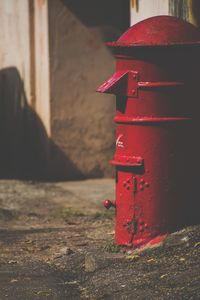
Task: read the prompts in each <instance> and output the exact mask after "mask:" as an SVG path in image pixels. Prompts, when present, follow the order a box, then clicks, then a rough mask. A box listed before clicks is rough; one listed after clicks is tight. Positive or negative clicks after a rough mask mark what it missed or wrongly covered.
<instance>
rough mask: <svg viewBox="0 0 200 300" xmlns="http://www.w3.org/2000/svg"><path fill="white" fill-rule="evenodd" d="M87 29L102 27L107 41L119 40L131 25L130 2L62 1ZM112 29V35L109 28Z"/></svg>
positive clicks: (122, 0) (119, 0)
mask: <svg viewBox="0 0 200 300" xmlns="http://www.w3.org/2000/svg"><path fill="white" fill-rule="evenodd" d="M62 2H63V3H64V4H65V5H66V6H67V7H68V8H69V9H70V10H71V11H72V13H73V14H75V15H76V17H77V18H78V19H79V20H80V21H81V22H82V23H83V24H84V25H86V26H87V27H96V26H101V27H102V31H103V33H104V39H105V40H106V41H108V40H110V39H115V38H118V37H119V36H120V35H121V33H122V32H124V31H125V30H126V29H127V28H128V27H129V24H130V1H129V0H110V1H107V0H101V1H98V0H84V1H82V0H62ZM109 27H110V28H112V30H111V29H110V33H109V30H108V28H109Z"/></svg>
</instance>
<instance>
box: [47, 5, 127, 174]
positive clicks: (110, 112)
mask: <svg viewBox="0 0 200 300" xmlns="http://www.w3.org/2000/svg"><path fill="white" fill-rule="evenodd" d="M111 2H112V3H110V4H111V5H108V4H107V2H106V1H102V2H101V5H99V4H98V5H97V7H96V6H95V5H94V1H88V0H87V1H84V5H83V1H75V2H73V4H72V1H54V0H50V1H49V33H50V62H51V63H50V74H51V75H50V76H51V81H50V82H51V84H50V86H51V131H52V140H53V143H54V146H55V147H56V148H57V149H58V148H59V149H61V150H62V152H63V155H64V157H65V158H66V159H65V162H64V164H63V160H62V159H61V155H60V153H59V155H57V154H56V151H54V148H53V150H52V155H51V157H52V169H53V170H54V174H57V176H58V177H59V176H63V177H64V178H72V179H74V178H78V177H102V176H111V175H112V168H111V166H110V165H109V163H108V161H109V160H110V159H111V158H112V156H113V153H114V148H115V144H114V143H115V142H114V140H115V139H114V135H115V133H114V123H113V116H114V111H115V98H114V96H110V95H102V94H97V93H96V92H95V91H96V89H97V87H98V86H99V85H100V84H101V83H102V82H103V81H104V80H105V79H106V78H108V77H109V76H110V75H111V74H112V73H113V72H114V58H113V56H112V54H111V53H110V51H109V50H108V49H107V47H106V46H105V45H104V41H105V40H106V39H107V40H111V39H116V38H117V37H119V35H120V34H121V32H122V31H123V30H124V29H125V28H127V27H128V22H129V19H128V18H126V20H125V21H124V20H122V17H119V16H123V14H124V15H125V12H123V10H122V7H124V5H122V1H118V5H116V1H115V10H114V5H113V3H114V2H113V1H111ZM97 3H99V1H95V4H97ZM123 3H125V2H124V1H123ZM127 4H128V2H127ZM98 6H99V7H98ZM104 7H105V9H107V11H106V10H104ZM127 8H128V5H127ZM127 11H128V9H127ZM113 13H114V14H115V16H114V17H113ZM120 18H121V19H120ZM117 22H118V25H117ZM125 24H126V25H125ZM123 26H124V27H123ZM64 165H65V167H63V166H64Z"/></svg>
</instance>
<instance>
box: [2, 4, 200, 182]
mask: <svg viewBox="0 0 200 300" xmlns="http://www.w3.org/2000/svg"><path fill="white" fill-rule="evenodd" d="M199 2H200V1H198V0H196V1H195V0H193V1H192V0H101V1H99V0H0V22H1V31H0V139H1V147H0V177H1V178H24V179H40V180H66V179H67V180H74V179H83V178H97V177H109V176H112V172H113V171H112V167H111V166H110V165H109V164H108V161H109V160H110V159H111V158H112V155H113V152H114V148H115V139H114V134H115V133H114V124H113V115H114V110H115V101H114V97H113V96H111V95H109V96H108V95H98V94H97V93H96V92H95V90H96V88H97V87H98V86H99V85H100V84H101V83H102V82H103V81H104V80H105V79H106V78H107V77H109V75H110V74H112V73H113V71H114V58H113V56H112V53H111V52H110V51H109V49H108V48H107V47H106V46H105V44H104V43H105V42H106V41H112V40H116V39H117V38H118V37H119V36H120V35H121V34H122V32H124V31H125V30H126V29H127V28H128V27H129V26H130V25H133V24H135V23H137V22H138V21H140V20H143V19H145V18H147V17H151V16H154V15H174V16H177V17H180V18H182V19H185V20H187V21H189V22H191V23H193V24H196V25H199V15H200V13H199V11H200V4H199Z"/></svg>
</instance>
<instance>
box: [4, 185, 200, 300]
mask: <svg viewBox="0 0 200 300" xmlns="http://www.w3.org/2000/svg"><path fill="white" fill-rule="evenodd" d="M106 198H108V199H114V181H113V180H112V179H101V180H86V181H81V182H58V183H41V182H40V183H38V182H31V181H16V180H1V181H0V249H1V251H0V300H4V299H12V300H14V299H15V300H18V299H19V300H29V299H30V300H31V299H36V300H37V299H58V300H62V299H70V300H71V299H117V300H118V299H145V300H146V299H170V300H171V299H175V300H177V299H187V300H189V299H195V300H196V299H200V256H199V254H200V226H198V225H196V226H192V227H188V228H185V229H183V230H181V231H180V232H177V233H174V234H171V235H170V236H169V237H168V238H167V239H166V240H165V242H164V243H163V244H162V245H161V246H159V247H157V248H153V249H148V250H145V251H142V252H133V253H132V252H126V253H125V252H124V251H123V250H122V249H119V248H118V247H116V246H115V245H114V210H112V209H111V210H109V211H105V209H104V208H103V207H102V200H103V199H106Z"/></svg>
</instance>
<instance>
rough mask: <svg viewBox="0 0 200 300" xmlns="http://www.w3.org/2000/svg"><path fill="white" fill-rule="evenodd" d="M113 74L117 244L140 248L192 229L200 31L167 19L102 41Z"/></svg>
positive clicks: (106, 89) (109, 87) (104, 88)
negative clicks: (113, 60)
mask: <svg viewBox="0 0 200 300" xmlns="http://www.w3.org/2000/svg"><path fill="white" fill-rule="evenodd" d="M108 46H109V47H110V48H112V51H113V53H114V55H115V57H116V72H115V73H114V75H112V77H111V78H110V79H108V80H107V81H106V82H105V83H104V84H103V85H101V86H100V87H99V89H98V92H102V93H112V94H115V95H116V116H115V118H114V121H115V122H116V152H115V155H114V159H113V160H112V162H111V163H112V164H114V165H115V166H116V201H115V202H114V203H112V202H111V201H109V200H106V201H105V202H104V205H105V207H107V208H109V207H111V206H114V207H115V208H116V230H115V238H116V243H117V244H118V245H126V246H133V247H140V246H142V245H144V244H147V243H156V242H159V241H160V240H162V239H163V238H164V237H165V236H166V234H168V233H169V232H173V231H175V230H177V229H179V228H181V227H183V226H185V225H188V224H191V223H196V222H197V221H198V216H199V199H198V196H197V194H196V192H197V190H198V168H199V159H198V156H199V151H198V143H197V140H198V102H199V101H200V97H199V96H200V91H199V85H200V59H199V53H200V30H199V29H197V28H196V27H194V26H193V25H191V24H189V23H187V22H185V21H182V20H180V19H177V18H175V17H170V16H158V17H152V18H149V19H146V20H144V21H142V22H139V23H137V24H136V25H134V26H132V27H130V28H129V30H128V31H126V32H125V33H124V34H123V35H122V36H121V37H120V38H119V40H117V41H116V42H111V43H108Z"/></svg>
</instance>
